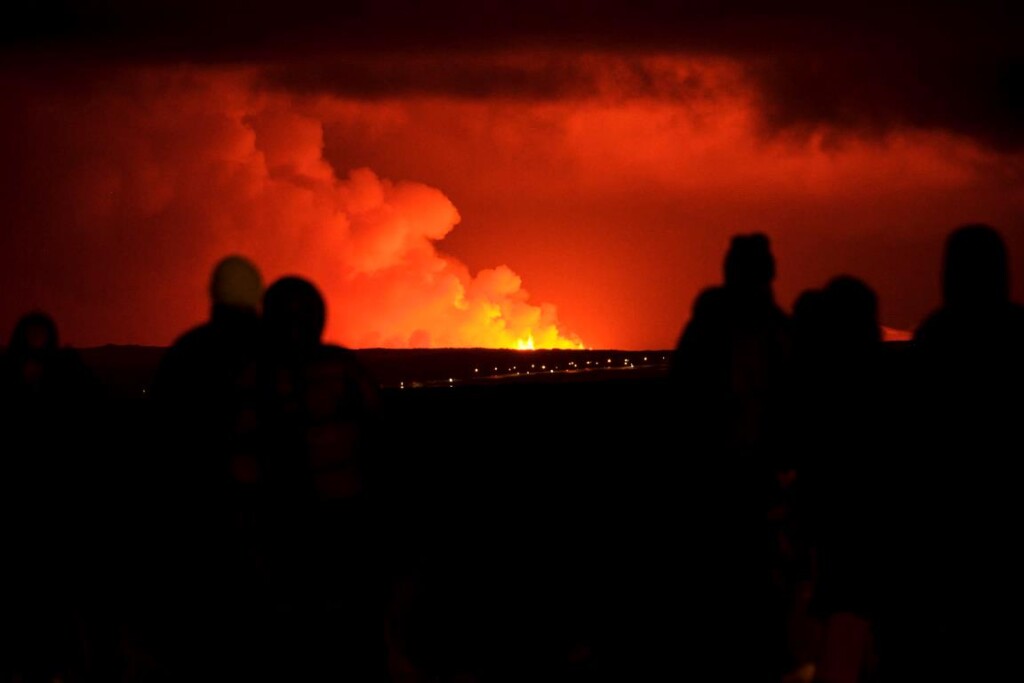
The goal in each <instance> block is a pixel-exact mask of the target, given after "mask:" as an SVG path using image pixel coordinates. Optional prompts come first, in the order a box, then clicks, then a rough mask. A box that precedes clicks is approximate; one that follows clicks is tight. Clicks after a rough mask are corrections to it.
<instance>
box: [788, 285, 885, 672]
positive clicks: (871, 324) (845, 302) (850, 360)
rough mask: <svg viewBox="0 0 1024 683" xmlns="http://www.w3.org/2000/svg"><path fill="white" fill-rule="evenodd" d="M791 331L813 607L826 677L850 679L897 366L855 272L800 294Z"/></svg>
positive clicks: (866, 622) (866, 605)
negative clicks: (821, 634) (885, 348)
mask: <svg viewBox="0 0 1024 683" xmlns="http://www.w3.org/2000/svg"><path fill="white" fill-rule="evenodd" d="M793 327H794V347H795V351H796V357H795V368H796V381H795V386H794V401H793V405H794V416H793V422H792V424H793V430H794V438H793V441H792V443H793V447H794V450H795V454H796V456H797V460H796V465H797V483H796V491H797V496H796V498H797V500H796V512H797V515H796V516H797V520H798V522H799V527H800V529H801V531H803V532H804V534H805V535H804V537H803V538H804V540H805V541H806V543H808V544H809V546H810V547H811V548H813V550H814V552H815V555H814V556H815V558H816V560H817V562H816V569H817V572H816V576H815V579H816V582H815V592H814V599H813V610H814V611H815V612H816V614H817V615H818V616H819V617H820V618H822V619H823V620H824V622H825V642H824V652H823V653H822V660H821V661H820V662H819V674H820V676H822V678H821V680H823V681H840V680H845V681H849V682H850V683H852V682H853V681H856V680H859V679H858V675H859V672H860V671H861V670H862V669H863V668H864V666H865V662H866V661H867V643H868V642H869V641H870V636H869V633H870V624H871V623H872V622H873V621H875V620H876V617H877V608H878V604H877V600H878V591H879V575H880V566H881V563H882V559H881V557H882V539H881V537H880V536H881V527H880V524H881V517H880V506H879V497H880V495H881V494H882V487H881V484H882V480H884V479H885V478H887V477H888V473H887V467H886V465H887V460H888V459H889V458H890V457H891V456H892V455H893V453H892V452H890V451H889V448H890V446H891V442H893V441H894V439H895V435H894V434H893V425H892V414H893V410H892V406H891V405H890V396H891V395H892V393H893V392H892V387H893V386H894V382H893V381H892V377H891V375H892V368H891V367H890V364H889V363H888V362H887V358H886V356H885V355H884V354H883V350H882V337H881V328H880V326H879V324H878V300H877V297H876V295H875V293H874V292H873V291H872V290H871V289H870V288H869V287H868V286H867V285H866V284H864V283H863V282H861V281H860V280H858V279H856V278H853V277H850V276H840V277H837V278H835V279H833V280H831V281H830V282H829V283H828V285H827V286H826V287H825V288H824V289H822V290H813V291H809V292H805V293H804V294H802V295H801V296H800V298H799V299H798V300H797V303H796V305H795V306H794V311H793ZM844 677H845V678H844Z"/></svg>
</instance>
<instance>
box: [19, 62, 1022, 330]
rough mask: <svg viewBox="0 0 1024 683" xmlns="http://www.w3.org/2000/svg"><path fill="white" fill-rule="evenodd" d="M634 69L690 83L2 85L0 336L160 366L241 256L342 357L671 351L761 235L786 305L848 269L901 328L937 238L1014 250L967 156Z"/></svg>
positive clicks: (721, 85)
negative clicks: (535, 96) (213, 280)
mask: <svg viewBox="0 0 1024 683" xmlns="http://www.w3.org/2000/svg"><path fill="white" fill-rule="evenodd" d="M588 59H590V60H591V63H592V67H593V68H594V69H598V70H601V69H604V68H605V64H604V61H602V60H603V59H604V60H605V61H607V62H608V64H611V65H614V59H613V58H610V57H609V58H606V59H605V58H601V57H594V56H591V57H588ZM652 59H661V60H662V62H663V63H662V67H663V68H664V69H670V70H672V69H674V70H676V71H678V72H679V73H680V74H686V73H691V72H692V73H695V74H699V75H700V77H701V78H700V83H701V84H702V85H701V87H699V88H696V89H695V90H694V91H693V92H691V93H689V94H687V95H686V96H685V97H678V98H674V99H672V98H665V97H656V96H649V97H625V96H617V95H616V92H615V80H614V78H613V77H612V76H614V74H615V73H617V72H616V71H615V70H614V69H612V68H609V69H608V73H609V74H611V76H610V77H609V78H610V80H609V84H608V86H607V88H608V92H602V93H599V94H597V95H593V96H587V97H572V98H568V97H567V98H563V99H558V98H555V99H550V100H539V101H535V100H521V99H515V98H504V99H503V98H490V99H458V98H452V97H430V96H403V97H393V98H384V99H375V100H369V99H360V98H354V97H343V96H340V95H327V94H324V95H308V96H301V95H296V94H294V93H289V92H286V91H284V90H281V89H276V90H275V89H268V88H266V87H261V86H259V85H258V83H259V82H260V81H259V79H258V75H259V74H258V72H255V71H251V70H236V71H224V70H212V69H204V68H201V67H180V68H173V69H172V68H161V69H155V68H151V69H138V70H131V71H127V72H122V73H118V74H116V76H114V77H111V78H110V79H109V80H108V81H105V82H103V84H100V83H97V85H96V86H95V87H94V88H92V89H89V90H88V91H87V92H86V91H82V90H77V91H76V90H72V89H68V90H66V91H60V90H40V89H35V88H34V87H33V86H32V85H31V84H30V83H27V82H25V81H21V80H19V79H17V78H14V79H11V78H10V76H8V77H7V80H8V81H10V82H9V83H4V84H0V85H6V86H7V87H6V88H5V90H6V91H7V92H10V93H12V97H13V100H14V101H15V102H16V103H17V104H16V106H15V109H16V117H20V118H18V120H17V121H16V123H17V124H18V125H17V126H13V127H11V126H8V129H9V130H8V133H6V135H12V133H11V132H10V130H13V131H15V133H13V134H16V135H17V136H19V137H24V138H25V139H27V140H30V141H31V145H28V144H26V145H23V146H24V147H25V148H26V149H25V150H21V151H24V154H25V158H26V159H28V161H23V162H22V163H21V165H16V168H15V172H14V173H15V177H14V178H12V179H11V181H10V182H9V183H8V185H9V187H8V190H7V191H8V192H9V193H10V197H11V198H12V199H10V200H8V201H9V203H10V206H4V207H2V208H4V209H5V210H6V211H7V214H8V216H10V220H11V221H12V222H14V223H15V224H18V223H19V222H20V223H21V225H20V230H18V231H15V232H16V233H17V234H13V233H12V234H11V235H10V236H8V237H7V238H5V239H6V240H7V241H6V242H4V244H3V245H2V246H3V247H4V248H5V251H7V253H9V254H17V255H18V256H19V260H18V262H17V263H14V262H12V264H10V265H8V264H5V269H4V273H3V274H2V275H0V285H2V286H3V287H4V288H5V291H6V292H8V293H10V294H9V295H8V296H7V300H6V301H5V302H4V303H3V307H2V309H0V316H2V319H3V320H2V322H3V323H4V325H5V326H6V329H8V330H9V329H10V326H11V325H12V324H13V319H14V317H15V316H16V315H17V314H19V313H20V312H22V311H24V310H25V309H27V308H30V307H42V308H45V309H47V310H49V311H51V312H53V313H54V315H55V317H56V318H57V320H58V323H59V324H60V326H61V328H62V330H64V331H65V332H66V337H67V338H68V340H69V341H71V342H72V343H76V344H81V345H90V344H99V343H106V342H118V343H143V344H166V343H169V342H170V341H171V340H172V339H173V338H174V337H175V336H176V335H177V334H178V333H179V332H180V331H181V330H183V329H184V328H186V327H188V326H190V325H192V324H195V323H197V322H198V321H200V320H202V319H203V318H204V317H205V314H206V307H207V305H208V304H207V302H206V301H205V299H204V290H205V281H206V277H207V275H208V273H209V269H210V268H211V267H212V265H213V264H214V263H215V262H216V261H217V259H219V258H220V257H221V256H223V255H225V254H228V253H242V254H246V255H248V256H250V257H252V258H253V259H254V260H255V261H256V262H257V263H258V264H259V266H260V267H261V269H262V270H263V272H264V275H265V277H266V278H267V279H268V280H272V279H274V278H276V277H278V276H280V275H283V274H286V273H297V274H301V275H304V276H307V277H309V278H310V279H312V280H313V281H315V282H316V283H317V284H318V285H319V286H320V288H321V289H322V291H323V292H324V293H325V295H326V297H327V299H328V307H329V309H328V310H329V322H328V331H327V336H328V337H329V338H330V339H332V340H335V341H339V342H341V343H344V344H347V345H350V346H354V347H370V346H390V347H409V346H412V347H420V346H490V347H505V348H523V347H529V346H533V347H536V348H545V347H560V348H566V347H575V346H579V345H581V344H582V343H586V344H587V345H588V346H590V347H592V348H612V347H614V348H624V349H638V348H665V347H669V346H671V345H672V344H673V343H674V341H675V338H676V335H677V334H678V332H679V329H680V327H681V325H682V324H683V323H684V322H685V317H686V315H687V313H688V310H689V304H690V301H692V299H693V297H694V296H695V295H696V293H697V291H698V290H699V289H700V288H701V287H703V286H706V285H707V284H709V283H712V282H715V281H717V280H718V279H719V263H720V260H721V254H722V251H723V249H724V247H725V245H726V243H727V239H728V236H729V235H730V234H732V233H734V232H739V231H749V230H763V231H766V232H768V233H769V234H770V235H771V236H772V238H773V242H774V244H775V247H776V253H777V256H778V261H779V273H780V277H779V282H778V292H779V297H780V300H781V301H782V303H783V304H788V303H789V302H790V301H792V300H793V298H795V296H796V294H797V293H798V292H799V291H801V290H802V289H804V288H807V287H816V286H820V285H822V284H823V283H824V282H825V280H826V279H827V278H828V277H830V276H832V275H834V274H837V273H839V272H849V273H852V274H854V275H858V276H861V277H863V278H865V279H866V280H867V281H868V282H869V283H870V284H871V285H873V286H874V287H875V288H876V289H878V291H879V294H880V296H881V299H882V305H883V317H884V321H885V322H886V323H887V324H889V325H891V326H893V327H896V328H904V329H909V328H913V327H914V326H915V325H916V323H917V321H918V320H919V319H920V317H921V316H923V314H924V313H925V312H926V311H927V309H928V308H930V307H931V306H932V305H934V304H935V303H936V298H937V276H936V272H937V267H938V255H939V247H940V245H941V241H942V237H943V236H944V234H945V233H946V231H948V229H949V228H951V227H952V226H954V225H955V224H957V223H959V222H964V221H968V220H988V221H991V222H993V223H995V224H996V225H998V226H1000V227H1001V228H1003V229H1004V231H1005V232H1007V234H1008V237H1009V238H1010V242H1011V249H1014V250H1015V253H1016V254H1017V255H1018V256H1019V255H1020V254H1021V253H1024V245H1022V244H1019V243H1018V242H1019V240H1018V236H1019V235H1020V234H1021V233H1022V232H1024V225H1022V218H1021V216H1022V211H1021V209H1022V208H1024V199H1022V198H1021V197H1020V195H1019V194H1016V193H1013V192H1012V191H1011V190H1010V189H1009V188H1012V186H1013V181H1014V177H1013V175H1012V174H1007V173H1005V172H1004V167H1003V160H1002V159H1000V158H999V157H997V156H996V155H994V154H991V153H987V152H984V151H982V150H980V149H979V148H978V147H977V146H976V145H974V144H973V143H971V142H969V141H966V140H963V139H957V138H954V137H950V136H947V135H943V134H941V133H922V132H916V133H915V132H910V131H904V132H899V133H894V134H890V135H888V136H887V137H885V138H877V139H871V138H857V137H851V136H845V137H833V136H829V135H828V134H826V133H824V132H820V131H811V132H809V133H808V134H807V135H806V136H799V137H796V136H793V137H778V136H774V137H772V136H766V135H765V134H764V131H763V130H762V129H761V124H760V122H759V118H758V115H757V102H756V100H755V99H754V98H753V95H752V94H751V91H750V89H749V88H747V87H746V86H745V85H744V82H743V79H742V78H741V71H740V69H739V68H738V66H736V65H735V64H729V63H721V62H707V61H705V62H696V61H692V60H691V61H685V60H668V59H663V58H652ZM11 145H12V146H15V147H17V141H13V142H11ZM19 149H20V148H19ZM450 198H451V199H450ZM5 203H6V202H5ZM456 206H458V209H457V208H456ZM460 214H461V216H460ZM26 226H32V228H33V229H32V230H28V229H27V228H26ZM455 255H457V256H458V257H457V258H456V256H455ZM1017 270H1018V271H1020V269H1019V268H1018V269H1017ZM524 282H525V283H526V285H527V286H528V289H529V291H530V292H531V293H532V294H533V295H534V296H530V295H529V294H528V293H527V289H526V288H524ZM538 300H539V301H541V302H546V301H552V302H555V303H557V304H558V307H559V308H558V310H557V311H556V309H555V307H554V306H553V305H551V304H548V303H537V301H538Z"/></svg>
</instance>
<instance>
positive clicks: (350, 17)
mask: <svg viewBox="0 0 1024 683" xmlns="http://www.w3.org/2000/svg"><path fill="white" fill-rule="evenodd" d="M1020 7H1021V4H1020V3H1014V2H999V1H996V0H989V1H983V2H929V3H923V2H917V3H914V2H886V3H871V2H867V3H846V4H844V3H839V4H836V3H827V4H826V3H822V4H816V3H808V2H804V3H781V4H780V3H771V4H768V3H760V2H749V1H748V2H738V3H735V2H734V3H728V4H727V5H723V4H722V3H713V2H688V3H681V2H669V1H667V0H646V1H645V0H634V1H633V2H629V3H592V2H584V1H583V0H569V1H563V2H551V1H544V2H541V1H539V0H521V1H520V2H518V3H514V4H512V5H505V6H503V7H496V6H495V5H494V4H492V3H479V2H469V1H467V0H440V1H437V2H425V1H417V0H392V1H386V2H373V1H371V0H364V1H362V2H326V1H324V0H296V1H294V2H289V3H274V4H273V5H261V4H259V3H240V2H239V3H235V2H231V3H211V2H199V1H197V0H184V1H179V2H167V1H160V0H158V1H156V2H147V3H135V2H128V1H127V0H106V1H104V2H62V3H57V4H56V5H49V4H48V5H46V6H35V7H33V8H31V9H28V10H26V11H23V12H22V13H21V14H20V15H19V16H17V17H12V18H11V20H10V21H7V22H5V25H4V28H2V29H0V44H2V45H3V51H4V52H5V53H6V54H7V58H8V59H9V60H14V61H15V62H16V63H18V64H24V63H25V62H26V60H28V61H31V60H32V58H33V57H34V58H35V59H41V60H43V61H46V60H53V59H60V57H61V56H64V57H73V58H74V61H75V62H78V63H80V62H81V61H82V60H98V61H100V62H102V63H109V62H126V61H127V62H132V63H136V62H138V61H144V62H167V61H189V62H200V63H234V64H253V65H258V66H260V67H263V68H265V69H266V83H268V84H270V85H272V86H274V87H277V88H284V89H295V90H299V91H307V92H308V91H324V92H331V93H335V94H344V95H351V96H356V97H372V98H379V97H386V96H403V95H409V94H413V95H418V94H419V95H424V94H425V95H432V94H437V95H451V96H457V97H470V98H472V97H479V98H487V97H494V96H501V97H522V98H528V99H536V98H563V97H591V96H598V95H602V94H610V89H609V88H608V87H606V86H607V83H606V82H603V81H601V80H600V79H599V78H598V77H596V76H595V74H594V72H593V71H591V70H588V68H587V66H586V64H583V63H581V62H580V61H578V60H577V59H575V58H574V55H578V54H579V53H580V52H581V51H582V52H584V53H586V52H601V53H606V54H607V53H614V54H617V55H619V56H622V57H623V58H624V59H625V60H627V61H626V62H625V63H630V62H629V61H628V60H629V59H632V58H636V60H637V61H634V62H632V64H633V66H632V67H631V68H630V72H629V73H627V74H625V76H624V77H621V78H619V85H620V86H621V87H620V89H619V91H618V94H619V95H620V96H621V95H625V96H632V95H638V94H639V95H655V96H660V97H685V96H687V95H690V94H692V89H691V88H688V87H686V84H685V83H684V84H680V83H678V82H675V81H673V80H672V79H671V78H666V77H665V74H663V73H658V72H657V70H656V69H654V68H653V67H652V66H651V64H650V63H645V62H644V61H643V55H650V54H655V53H668V54H690V55H695V56H703V57H707V56H716V57H724V58H731V59H735V60H738V61H739V62H740V63H742V64H744V65H746V67H747V68H748V72H747V73H748V74H749V76H750V77H751V79H752V84H753V85H754V87H755V88H756V90H757V92H758V93H759V97H760V100H761V103H762V105H763V112H762V113H763V117H764V125H765V130H766V131H768V132H770V133H774V132H779V131H783V132H791V131H798V132H799V131H803V130H808V129H818V128H821V127H827V128H829V129H832V130H834V131H836V132H838V133H843V132H849V131H854V132H857V133H858V134H859V133H863V132H880V133H884V132H887V131H888V130H891V129H892V128H894V127H902V126H911V127H918V128H924V129H945V130H950V131H952V132H955V133H960V134H964V135H968V136H971V137H973V138H976V139H978V140H980V141H982V142H983V143H984V144H986V145H988V146H990V147H993V148H995V149H1003V150H1014V151H1016V150H1019V149H1021V148H1022V147H1024V35H1022V33H1024V31H1022V30H1021V27H1022V25H1024V22H1022V21H1021V19H1022V18H1024V16H1022V15H1024V12H1022V10H1021V9H1020ZM531 50H533V51H535V52H536V54H538V55H543V56H538V57H536V58H535V59H534V60H533V61H532V62H531V61H530V60H526V59H519V60H516V59H510V58H509V56H508V55H509V54H513V55H515V54H519V55H524V54H527V53H528V52H529V51H531Z"/></svg>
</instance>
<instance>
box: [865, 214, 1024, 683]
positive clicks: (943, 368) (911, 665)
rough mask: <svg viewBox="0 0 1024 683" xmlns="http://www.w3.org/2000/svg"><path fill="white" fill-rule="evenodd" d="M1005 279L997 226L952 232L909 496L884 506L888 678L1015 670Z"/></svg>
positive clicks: (1012, 309)
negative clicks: (890, 516)
mask: <svg viewBox="0 0 1024 683" xmlns="http://www.w3.org/2000/svg"><path fill="white" fill-rule="evenodd" d="M1009 279H1010V278H1009V268H1008V258H1007V252H1006V247H1005V245H1004V243H1003V240H1002V238H1001V236H1000V235H999V233H998V232H996V230H994V229H993V228H992V227H990V226H987V225H968V226H964V227H961V228H958V229H957V230H955V231H954V232H953V233H952V234H951V235H950V236H949V238H948V241H947V243H946V252H945V263H944V267H943V275H942V293H943V303H942V307H941V308H940V309H939V310H937V311H935V312H934V313H932V314H931V315H930V316H929V317H928V318H927V319H926V320H925V321H924V322H923V323H922V325H921V326H920V328H919V329H918V330H917V333H916V334H915V336H914V344H915V346H916V352H917V354H918V355H919V364H918V373H917V378H918V379H917V382H918V387H917V392H918V393H917V394H916V396H917V401H916V406H917V415H916V425H915V426H916V430H917V433H918V435H919V442H918V443H916V444H914V446H915V448H914V450H913V452H911V453H908V454H907V457H906V463H905V466H904V467H903V468H902V469H901V471H900V475H901V485H902V493H903V495H904V499H903V500H902V501H893V503H892V505H893V509H894V516H895V515H896V514H897V513H898V517H896V519H895V521H894V524H893V525H892V526H893V529H894V534H893V536H894V538H893V539H892V540H891V544H890V546H891V548H890V549H891V551H892V554H893V555H894V556H895V557H897V558H899V559H900V560H901V561H900V562H899V564H897V565H895V566H896V568H897V569H898V570H899V571H897V572H894V577H893V578H894V585H893V586H892V588H891V594H890V595H889V596H887V598H888V599H889V601H890V603H891V607H892V615H891V618H890V619H889V625H888V626H889V629H890V634H889V637H888V638H887V639H886V641H885V643H883V644H885V645H891V646H890V647H888V649H887V650H886V651H884V652H883V653H882V664H883V665H887V666H888V673H891V677H892V678H893V679H896V677H898V676H907V675H916V676H918V677H919V678H920V679H921V680H925V679H929V678H931V679H932V680H937V678H936V677H940V676H941V677H942V678H943V679H945V680H966V679H968V678H970V679H974V680H983V679H986V678H996V677H999V676H1000V675H1005V674H1004V673H1003V672H1005V671H1009V670H1012V669H1013V668H1016V667H1017V664H1018V662H1017V661H1016V660H1017V653H1018V652H1019V643H1020V638H1021V636H1022V635H1024V634H1022V629H1021V626H1020V620H1019V618H1017V615H1019V614H1020V610H1021V607H1022V606H1024V601H1022V599H1021V593H1020V576H1021V572H1022V570H1024V566H1022V563H1021V562H1020V560H1019V559H1018V558H1019V556H1020V554H1019V548H1018V547H1017V546H1018V545H1019V544H1018V542H1017V537H1018V535H1019V525H1018V524H1019V523H1018V520H1019V519H1020V516H1021V512H1022V511H1021V509H1020V505H1019V500H1020V495H1019V484H1018V482H1017V478H1016V477H1015V476H1013V475H1012V473H1014V472H1016V469H1015V466H1014V464H1015V462H1016V461H1017V460H1018V459H1019V457H1020V453H1021V447H1022V445H1024V434H1022V431H1021V422H1020V420H1021V415H1022V410H1024V396H1022V391H1021V387H1022V386H1024V309H1022V307H1021V306H1019V305H1017V304H1016V303H1013V302H1012V301H1011V300H1010V294H1009V292H1010V288H1009ZM899 503H902V504H899ZM897 533H898V534H899V535H898V536H897Z"/></svg>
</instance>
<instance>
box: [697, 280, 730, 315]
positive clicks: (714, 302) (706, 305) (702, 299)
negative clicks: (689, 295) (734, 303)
mask: <svg viewBox="0 0 1024 683" xmlns="http://www.w3.org/2000/svg"><path fill="white" fill-rule="evenodd" d="M728 297H729V293H728V292H727V291H726V290H725V287H707V288H705V289H702V290H701V291H700V293H699V294H697V298H696V299H694V300H693V315H694V316H697V315H702V314H706V313H712V312H714V311H716V310H717V309H719V308H721V307H723V306H725V305H726V303H727V302H728Z"/></svg>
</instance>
